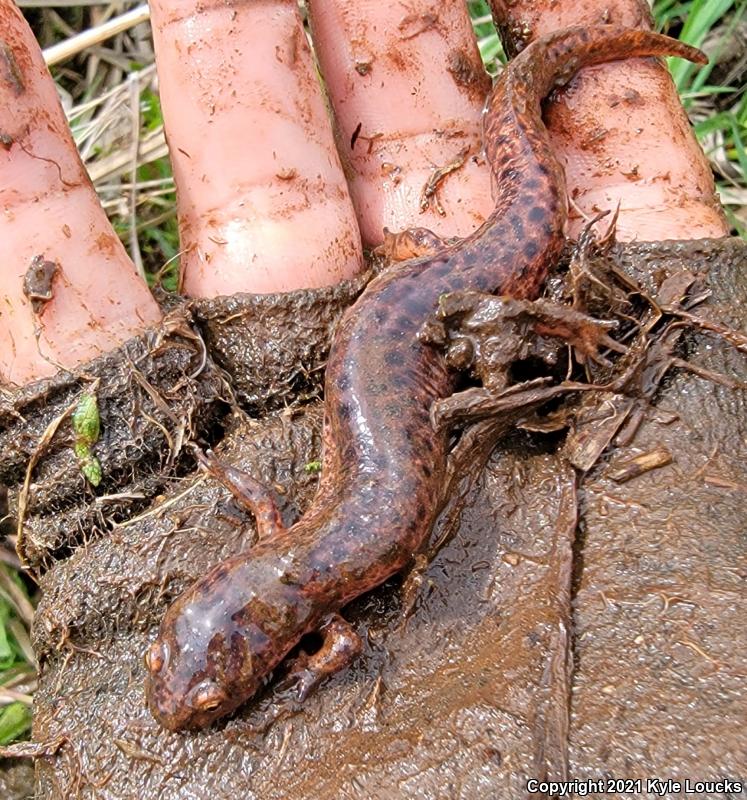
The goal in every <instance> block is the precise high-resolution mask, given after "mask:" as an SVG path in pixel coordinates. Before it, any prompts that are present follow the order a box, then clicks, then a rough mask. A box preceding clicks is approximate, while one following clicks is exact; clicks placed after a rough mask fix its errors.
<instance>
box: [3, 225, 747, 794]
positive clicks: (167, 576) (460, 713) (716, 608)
mask: <svg viewBox="0 0 747 800" xmlns="http://www.w3.org/2000/svg"><path fill="white" fill-rule="evenodd" d="M607 259H608V262H607V263H608V265H609V264H611V265H612V266H613V267H615V268H619V269H621V270H625V271H627V272H628V273H629V274H631V275H633V276H634V277H635V279H636V280H637V281H638V282H640V284H641V286H642V288H643V291H644V292H645V293H647V294H650V295H651V297H659V300H660V302H663V301H662V300H661V298H662V297H665V299H666V297H670V298H671V297H678V298H679V299H681V300H682V305H678V306H677V309H676V310H677V313H680V311H683V313H690V314H693V315H696V316H697V317H698V318H699V319H703V318H704V319H707V320H709V321H713V322H717V323H721V324H723V325H726V326H730V327H732V328H736V329H743V328H744V324H745V318H744V308H745V307H747V305H746V304H747V280H746V277H747V275H746V274H745V271H746V268H747V246H746V245H745V243H744V242H740V241H737V240H719V241H701V242H673V243H661V244H656V245H646V244H636V245H626V246H614V247H612V248H611V250H610V252H609V254H608V256H607ZM684 270H687V271H688V275H687V276H686V277H685V279H684V280H683V279H682V278H681V276H682V275H683V274H684V273H683V271H684ZM673 286H679V287H680V288H679V289H672V287H673ZM683 286H684V287H685V289H682V287H683ZM705 290H707V291H708V292H710V297H709V298H708V299H707V300H706V301H705V302H702V303H700V304H697V305H695V306H693V307H692V308H690V309H689V310H685V309H686V307H687V301H686V300H685V299H684V298H685V296H687V297H688V298H692V297H693V296H694V295H693V293H695V294H698V293H700V294H701V295H702V294H703V293H704V291H705ZM613 299H614V298H613ZM276 302H278V303H280V305H281V306H282V301H281V300H277V301H276ZM675 305H676V304H675ZM325 313H326V312H325ZM229 316H230V314H229ZM312 318H314V317H313V315H312ZM674 318H675V317H674V316H672V317H671V318H670V319H671V320H673V319H674ZM680 318H681V317H680ZM316 319H319V325H320V326H326V325H327V322H326V320H322V319H321V318H319V317H317V318H316ZM682 319H684V318H682ZM697 324H698V328H695V329H694V328H693V327H692V323H690V324H688V325H687V326H685V325H682V326H677V327H675V328H674V329H669V330H668V334H667V335H668V336H669V337H670V338H667V337H662V338H664V339H666V342H665V344H666V347H664V348H663V349H662V350H661V351H656V345H657V340H656V339H655V336H654V335H653V334H652V337H651V342H650V344H649V345H647V347H645V348H643V349H642V351H641V354H640V355H641V358H640V359H639V362H636V363H635V364H634V365H633V366H631V368H630V372H631V375H632V376H633V378H631V379H630V381H629V382H628V383H627V384H626V385H628V386H634V387H635V391H634V392H633V397H632V398H631V397H630V396H622V395H620V394H615V393H614V392H611V391H607V392H604V393H599V394H598V396H597V398H596V401H594V399H593V396H592V394H591V393H590V394H589V396H588V397H589V399H587V400H583V401H578V402H577V403H576V406H575V407H576V408H578V409H581V410H582V411H583V414H580V415H579V422H578V423H577V424H576V425H575V427H574V428H573V430H572V431H571V433H570V434H569V435H567V436H566V435H565V434H564V433H563V431H561V430H557V426H555V428H556V429H553V425H552V424H550V423H551V421H552V419H553V416H552V415H553V413H554V412H553V411H552V410H550V411H546V414H545V417H544V422H543V420H541V419H539V418H535V419H531V420H530V419H527V420H524V421H522V423H521V424H522V425H523V427H524V429H521V430H516V431H514V432H512V433H510V434H509V435H508V436H506V437H504V438H503V439H502V440H501V441H500V442H499V443H498V445H497V447H496V448H495V450H494V451H493V453H492V456H491V457H490V459H489V461H488V463H487V465H486V467H485V469H484V470H482V471H481V473H480V474H479V476H478V477H477V479H476V480H475V481H474V482H473V483H472V484H471V486H468V485H466V484H463V485H462V488H463V490H464V491H465V492H466V500H465V502H464V507H463V509H462V513H461V520H460V522H459V525H458V529H456V530H451V531H450V530H449V529H448V526H447V525H445V524H441V525H439V526H437V528H436V530H435V531H434V536H433V541H435V540H443V546H441V547H440V548H434V550H435V552H432V554H431V555H432V558H431V559H430V562H429V563H427V565H425V566H423V567H422V568H421V569H420V570H416V571H415V572H413V573H411V575H410V576H409V577H400V578H397V579H394V580H392V581H389V582H388V583H387V584H385V585H384V586H382V587H380V588H379V589H377V590H375V591H373V592H371V593H369V594H368V595H366V596H364V597H362V598H360V599H359V600H357V601H355V602H354V603H352V604H351V605H350V606H349V607H348V608H347V609H346V617H347V618H348V619H349V620H351V621H352V623H353V624H354V626H355V627H356V629H357V630H358V632H359V633H360V634H361V635H362V638H363V640H364V652H363V655H362V656H361V657H360V658H359V659H358V660H357V661H356V662H355V664H354V665H353V666H352V667H351V668H350V669H349V670H347V671H345V672H343V673H341V674H338V675H337V676H335V677H334V678H332V679H330V680H329V681H327V682H325V683H324V684H322V686H321V687H320V688H319V689H318V690H317V691H316V692H315V693H314V694H312V695H311V696H310V697H309V698H308V699H307V700H306V701H305V702H304V703H303V704H299V703H297V702H296V700H295V699H294V695H293V692H292V690H291V689H290V688H288V687H287V686H283V684H282V676H278V677H276V678H275V680H274V681H273V682H272V683H270V685H269V686H267V687H266V688H265V689H264V690H263V692H262V693H261V695H260V696H258V697H256V698H255V699H254V700H252V701H250V702H249V703H248V704H247V705H246V706H245V707H243V708H242V709H240V711H239V712H238V713H237V714H236V715H235V716H234V717H233V718H231V719H229V720H227V721H226V720H224V721H222V722H220V723H218V724H216V725H214V726H212V727H211V728H210V729H207V730H203V731H200V732H197V733H187V734H172V733H167V732H165V731H163V730H161V729H160V728H159V727H158V726H157V725H156V723H155V721H154V720H153V718H152V717H151V716H150V714H149V712H148V711H147V709H146V708H145V705H144V698H143V683H144V675H145V668H144V665H143V663H142V654H143V652H144V651H145V649H146V646H147V644H148V643H149V642H150V641H151V640H152V638H153V636H154V635H155V632H156V629H157V626H158V624H159V622H160V620H161V617H162V616H163V613H164V611H165V609H166V607H167V605H168V604H169V602H170V601H171V600H172V599H173V598H174V597H175V596H176V595H177V594H178V593H179V592H180V591H181V590H182V589H183V588H185V587H186V586H187V585H188V584H189V583H190V582H191V581H192V580H193V579H194V578H196V577H198V576H200V575H203V574H204V573H205V571H206V570H207V568H208V567H209V566H210V565H212V564H214V563H215V562H216V561H218V560H221V559H223V558H225V557H227V556H228V555H231V554H234V553H237V552H239V551H240V550H243V549H245V548H246V547H247V546H249V545H250V544H251V542H252V541H253V537H254V526H253V522H252V521H251V520H249V519H248V518H247V516H246V515H245V514H244V512H242V511H241V510H239V509H238V508H237V507H236V506H235V504H234V502H233V501H232V500H230V499H229V496H228V494H227V492H226V490H225V489H223V488H222V487H220V486H218V485H217V484H216V482H215V481H214V480H213V479H212V478H209V477H206V476H203V475H190V476H189V477H179V476H175V475H174V474H173V473H172V474H170V475H167V476H166V477H165V478H164V481H163V482H162V484H161V488H160V489H159V491H162V492H163V494H162V496H160V497H157V498H155V501H154V502H153V504H152V505H150V506H149V507H147V508H145V507H141V508H140V509H139V510H138V513H137V514H135V515H133V516H132V518H130V519H127V518H125V519H123V520H122V521H120V522H119V523H118V524H116V525H114V526H113V527H111V525H109V526H107V527H106V529H103V530H102V531H101V532H100V533H99V534H98V536H97V537H91V536H90V535H89V536H86V537H82V536H81V535H80V534H79V533H77V532H75V531H70V533H69V535H68V538H67V540H66V551H65V555H66V556H67V557H64V558H62V557H61V558H59V560H54V559H53V556H54V552H53V551H49V550H48V551H46V555H47V558H46V559H44V560H45V561H49V562H50V563H51V567H50V568H49V569H48V570H47V571H46V572H45V573H44V574H43V576H42V578H41V586H42V590H43V594H42V601H41V603H40V606H39V609H38V612H37V621H36V625H35V631H34V646H35V648H36V651H37V654H38V657H39V660H40V663H41V676H40V688H39V690H38V692H37V694H36V697H35V720H34V739H35V740H36V741H39V742H52V741H54V740H58V739H59V737H64V741H63V742H62V744H61V745H60V746H59V747H56V748H53V749H52V750H50V752H49V754H48V755H46V756H44V757H41V758H39V759H38V760H37V762H36V765H37V772H36V776H37V786H36V792H37V795H36V796H37V797H39V798H45V799H46V798H50V799H51V798H55V800H56V799H57V798H68V797H76V796H79V797H91V798H93V797H96V798H110V799H111V800H115V799H116V800H124V798H133V797H138V798H164V799H165V800H170V799H171V798H174V799H176V798H195V800H197V799H202V798H215V799H216V800H222V798H226V800H227V799H228V798H233V797H249V798H312V797H314V798H338V797H361V796H365V797H372V798H379V797H380V798H398V797H401V798H418V797H422V798H472V797H500V798H524V797H526V796H527V793H526V781H527V779H528V778H538V779H546V778H552V779H556V780H557V779H563V778H564V777H570V778H582V777H589V778H591V777H594V778H599V777H601V776H614V777H618V778H638V777H641V778H646V777H663V778H674V779H684V778H686V777H689V778H691V779H698V780H704V779H715V778H723V777H732V778H735V779H739V778H740V777H742V778H744V777H745V775H744V753H745V752H746V751H747V732H745V728H744V725H743V720H744V718H745V715H746V714H747V700H746V699H745V693H744V676H745V674H747V663H745V661H747V647H745V632H744V624H743V620H744V618H745V611H747V609H746V608H745V605H746V599H747V598H746V597H745V589H744V580H743V578H744V572H743V571H744V557H745V541H744V538H743V528H744V522H743V520H744V513H743V511H742V506H743V502H744V498H743V496H744V491H745V486H747V468H745V464H746V463H747V460H746V459H745V455H747V454H746V453H745V441H746V440H747V431H745V429H744V428H745V419H746V418H747V417H746V416H745V409H744V399H745V396H744V391H743V390H741V391H740V390H738V389H735V388H734V387H733V386H732V387H727V386H724V385H721V384H718V383H715V382H714V381H713V380H712V379H711V378H708V377H703V376H706V375H708V374H710V373H707V372H706V371H710V372H711V373H713V374H714V376H715V375H716V374H720V375H723V376H726V377H725V380H727V382H728V381H729V380H731V382H732V383H734V382H735V381H742V382H743V381H745V380H747V363H746V362H745V359H744V355H743V353H739V352H738V351H737V350H736V349H735V348H734V347H733V346H732V344H728V343H727V342H725V341H724V339H723V337H720V336H717V335H713V334H712V333H709V332H707V331H705V330H702V328H703V325H702V323H697ZM274 330H276V331H277V333H278V335H283V336H284V333H282V332H283V331H284V330H285V329H284V328H282V327H277V328H275V329H274ZM324 330H325V331H328V330H329V329H328V328H326V327H325V328H324ZM652 330H653V329H652ZM239 333H240V331H239V329H237V330H236V335H237V336H238V335H239ZM654 333H655V332H654ZM313 335H314V336H317V337H318V340H320V341H321V339H323V338H324V336H323V334H322V333H314V334H313ZM283 341H285V339H283ZM737 343H738V344H739V342H737ZM741 346H742V347H744V345H743V344H742V345H741ZM268 349H270V350H271V349H272V345H268ZM242 352H243V353H245V354H246V357H247V358H251V359H257V358H260V359H261V358H263V357H264V355H263V352H262V351H258V350H257V349H256V348H254V347H253V345H252V344H251V342H247V344H246V345H245V347H244V349H243V351H242ZM651 353H653V355H651ZM634 356H635V353H634V354H633V355H632V356H630V355H629V356H622V357H621V362H620V363H621V364H624V363H625V362H624V361H623V360H624V359H625V358H628V359H629V361H630V360H631V359H633V360H635V358H634ZM685 357H686V358H687V360H688V361H689V362H690V363H692V364H694V365H695V367H696V369H698V370H699V371H700V373H701V376H696V375H694V374H692V373H691V372H688V371H685V370H682V369H677V370H671V371H669V372H668V373H667V372H666V370H664V369H663V366H662V364H664V363H665V362H666V363H667V364H671V363H672V359H676V358H685ZM272 358H273V359H275V361H274V363H277V360H276V357H275V356H274V355H273V356H272ZM319 359H320V360H319V362H318V363H319V364H320V365H321V364H322V363H323V360H324V357H323V356H319ZM308 363H309V362H308V361H303V360H302V359H301V358H299V360H298V370H297V374H298V375H301V374H304V370H305V368H306V366H307V365H308ZM633 367H635V369H634V368H633ZM232 369H239V368H238V367H232ZM589 369H590V373H591V375H592V377H594V379H595V380H596V381H597V382H604V380H606V378H608V377H609V375H606V374H605V369H606V368H605V367H604V366H603V365H597V366H594V365H590V367H589ZM252 370H253V371H254V374H257V375H258V374H260V371H259V367H257V366H256V364H254V363H251V364H248V365H246V366H245V368H243V369H242V371H246V372H249V373H251V372H252ZM283 374H284V375H289V374H293V370H291V372H290V373H289V372H285V373H283ZM712 377H713V376H712ZM227 380H228V382H229V385H230V384H232V383H233V378H232V377H228V378H227ZM284 381H285V378H277V376H276V375H275V374H273V373H270V374H269V375H268V377H267V380H266V385H267V386H273V385H281V386H283V385H285V386H292V385H293V381H292V380H291V381H290V382H287V383H286V382H284ZM631 381H632V382H631ZM647 387H649V390H650V391H649V394H651V395H652V396H653V398H654V402H653V405H652V406H651V407H646V409H645V410H646V413H645V414H640V413H639V410H640V409H641V408H643V404H641V403H640V402H638V400H637V398H639V397H641V396H644V397H645V396H647V391H646V389H647ZM651 387H653V388H651ZM657 387H658V388H657ZM262 391H263V390H262V389H261V388H260V389H259V390H257V391H255V396H257V397H259V396H261V394H262ZM302 392H303V394H304V395H305V392H306V390H305V389H303V390H302ZM242 394H243V397H244V398H245V399H247V401H248V402H249V404H250V405H251V404H252V403H251V401H250V400H249V398H251V396H252V393H251V392H244V393H242ZM269 394H271V393H268V394H267V395H265V396H269ZM620 397H622V398H623V399H622V400H620ZM285 398H286V400H287V401H288V402H289V403H290V405H289V406H288V407H286V408H284V409H281V410H276V411H272V412H270V413H267V414H266V415H265V416H264V417H262V418H259V419H251V418H249V417H248V416H247V414H246V413H245V412H244V411H243V410H241V409H240V407H239V406H238V405H237V404H235V403H233V401H231V400H230V398H229V400H228V407H227V408H228V410H225V409H224V412H225V413H224V416H222V417H221V420H220V425H219V426H218V427H217V428H216V426H215V425H213V426H212V427H211V428H210V431H212V434H213V437H214V438H218V437H219V436H220V435H223V434H225V435H224V436H223V439H222V441H221V443H220V445H219V446H218V447H217V448H216V450H217V452H218V453H219V454H220V455H221V457H223V458H225V459H226V460H228V461H229V462H230V463H233V464H235V465H239V466H241V467H243V468H245V469H247V470H248V471H249V472H251V473H252V474H254V475H256V476H258V477H259V478H261V479H262V480H263V481H265V482H267V483H269V484H270V485H271V486H273V487H274V488H275V490H276V491H277V493H278V496H279V497H280V499H281V501H282V507H283V513H284V516H285V521H286V522H291V521H293V520H294V519H295V518H296V517H297V516H298V515H299V514H301V513H302V512H303V510H304V508H306V507H307V506H308V505H309V503H310V502H311V498H312V497H313V493H314V490H315V486H316V480H317V475H316V472H315V470H316V462H317V461H318V460H319V455H320V447H321V443H320V428H321V404H320V402H319V401H318V400H316V399H312V400H303V399H297V401H296V402H295V403H294V402H293V399H294V396H293V394H288V395H286V396H285ZM224 399H225V398H224ZM616 403H619V405H616ZM626 403H627V405H626ZM568 419H570V417H568V418H567V419H566V421H565V423H564V424H567V421H568ZM548 420H550V422H548ZM610 420H612V424H611V423H610ZM540 423H542V424H540ZM636 423H640V424H636ZM543 425H544V428H545V429H546V430H549V431H551V433H547V432H545V433H538V432H536V430H537V429H538V428H541V427H543ZM605 425H606V427H605ZM562 427H563V426H562V425H561V428H562ZM600 430H602V432H601V433H600V432H599V431H600ZM533 431H535V432H533ZM208 432H209V431H208ZM613 440H614V441H613ZM606 442H613V444H614V446H613V447H611V448H610V449H609V450H607V451H606V452H605V453H604V454H603V455H602V456H601V458H599V457H598V452H597V451H600V450H601V449H603V447H604V444H605V443H606ZM621 442H622V443H621ZM97 453H99V455H100V457H102V464H103V461H104V459H105V458H106V454H105V453H104V452H101V448H100V447H97ZM590 453H591V454H592V455H591V456H590V455H589V454H590ZM652 454H653V455H652ZM662 454H667V457H664V456H663V455H662ZM571 461H572V462H573V463H576V464H580V463H582V462H583V466H584V469H583V470H582V469H576V468H574V467H573V466H572V465H571V463H570V462H571ZM42 469H43V466H42V465H41V462H40V466H39V470H40V473H39V474H43V473H41V470H42ZM15 479H16V480H18V479H19V478H18V475H16V478H15ZM14 496H15V495H14V494H13V491H11V500H12V498H13V497H14ZM79 496H80V495H79ZM76 502H77V501H76ZM73 505H74V504H73ZM76 536H77V537H78V541H83V542H85V546H78V547H76V546H75V542H76ZM740 537H741V538H740ZM740 577H741V581H740Z"/></svg>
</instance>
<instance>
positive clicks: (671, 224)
mask: <svg viewBox="0 0 747 800" xmlns="http://www.w3.org/2000/svg"><path fill="white" fill-rule="evenodd" d="M491 6H492V8H493V12H494V17H495V19H496V23H497V24H498V25H499V27H500V28H501V31H502V33H503V39H504V43H505V45H506V47H507V49H508V50H509V51H510V52H516V51H518V50H521V49H522V48H523V47H524V46H526V44H528V43H529V42H530V41H532V40H533V39H536V38H537V37H540V36H543V35H545V34H547V33H549V32H551V31H553V30H557V29H558V28H562V27H567V26H570V25H586V24H607V23H610V24H619V25H626V26H630V27H638V28H645V29H651V14H650V11H649V6H648V4H647V3H645V2H644V0H616V2H613V3H600V2H598V1H597V0H585V2H581V3H579V2H576V0H558V1H557V2H555V0H553V2H549V0H520V1H519V2H508V0H491ZM546 121H547V123H548V125H549V128H550V131H551V133H552V136H553V141H554V144H555V149H556V153H557V155H558V157H559V158H560V161H561V163H562V164H563V165H564V167H565V172H566V176H567V179H568V192H569V196H570V199H571V211H570V221H569V222H570V224H569V233H570V235H572V236H574V235H577V234H578V232H579V231H580V229H581V228H582V227H583V226H584V225H585V224H586V223H587V221H588V220H589V219H590V218H591V217H594V216H595V215H596V214H598V213H599V212H600V211H605V210H609V211H614V210H615V209H616V208H617V206H618V204H619V206H620V213H619V217H618V222H617V236H618V238H619V239H621V240H632V239H639V240H646V241H656V240H661V239H692V238H706V237H719V236H724V235H726V234H727V233H728V228H727V225H726V222H725V219H724V215H723V211H722V209H721V206H720V203H719V201H718V196H717V195H716V193H715V188H714V183H713V177H712V175H711V171H710V168H709V166H708V163H707V161H706V159H705V156H704V155H703V151H702V150H701V148H700V145H699V144H698V143H697V141H696V139H695V137H694V135H693V132H692V129H691V127H690V123H689V121H688V119H687V115H686V114H685V112H684V110H683V108H682V105H681V103H680V101H679V98H678V96H677V91H676V89H675V86H674V83H673V81H672V79H671V77H670V75H669V72H668V71H667V68H666V67H665V66H664V64H662V63H661V62H658V61H652V60H650V59H645V60H644V59H635V60H632V59H631V60H630V61H621V62H615V63H610V64H603V65H600V66H596V67H590V68H587V69H584V70H582V71H581V72H580V73H579V75H578V76H577V77H576V78H575V79H574V80H573V81H571V83H570V84H569V85H568V86H567V87H566V88H565V89H563V90H562V91H560V92H558V93H557V94H556V97H555V100H554V102H552V103H550V104H549V105H548V107H547V112H546ZM600 224H601V225H602V226H603V227H604V226H605V222H601V223H600Z"/></svg>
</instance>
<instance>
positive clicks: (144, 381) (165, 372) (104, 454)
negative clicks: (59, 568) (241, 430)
mask: <svg viewBox="0 0 747 800" xmlns="http://www.w3.org/2000/svg"><path fill="white" fill-rule="evenodd" d="M83 392H92V393H93V394H94V395H95V396H96V399H97V405H98V410H99V416H100V426H101V436H100V439H99V441H98V442H97V443H96V444H95V445H94V446H93V453H94V454H95V456H96V457H97V458H98V459H99V462H100V464H101V472H102V481H101V483H100V485H99V486H98V487H97V488H96V490H95V491H94V490H93V487H92V486H91V485H90V484H89V483H88V482H87V481H86V479H85V478H84V476H83V474H82V472H81V469H80V463H79V461H78V459H77V458H76V456H75V454H74V451H73V444H74V434H73V431H72V423H71V417H72V412H73V410H74V409H75V406H76V404H77V402H78V401H79V399H80V396H81V394H82V393H83ZM229 398H230V388H229V386H228V384H227V382H226V381H225V380H224V378H223V375H222V373H221V371H220V370H218V369H216V368H215V366H214V365H213V363H212V362H211V361H210V359H209V358H208V357H207V351H206V349H205V346H204V344H203V342H202V340H201V338H200V337H199V336H198V335H197V333H196V331H195V329H194V327H193V326H191V325H190V322H189V320H188V316H187V312H186V310H185V309H184V308H177V309H174V310H172V311H171V312H170V313H169V314H168V315H167V317H166V318H165V320H164V323H163V325H162V326H161V327H159V328H158V329H156V330H152V331H149V332H148V333H147V334H145V335H143V336H140V337H137V338H135V339H132V340H130V341H129V342H127V343H126V344H125V345H124V346H123V347H122V348H120V349H119V350H116V351H113V352H111V353H109V354H107V355H104V356H101V357H100V358H97V359H96V360H95V361H92V362H90V363H89V364H87V365H85V366H84V367H83V368H81V369H80V370H76V371H75V372H66V371H65V372H60V373H58V375H57V376H55V377H54V378H50V379H45V380H40V381H37V382H34V383H32V384H29V385H27V386H25V387H22V388H20V389H17V390H15V391H7V390H1V391H0V450H1V451H2V453H3V458H2V461H1V462H0V484H2V485H5V486H7V487H8V488H9V492H8V505H9V509H10V513H11V514H12V515H13V516H15V517H16V518H18V516H19V513H20V515H21V516H22V517H23V519H24V523H25V524H24V533H23V536H22V538H21V540H20V541H19V543H18V552H19V555H20V556H21V558H22V560H23V561H24V562H25V563H26V565H28V566H29V567H30V568H32V569H34V570H39V569H42V568H43V567H44V565H45V564H46V563H49V562H50V560H51V559H53V558H54V554H55V553H56V552H57V551H58V550H64V549H69V548H72V547H75V546H76V545H78V544H79V543H81V541H83V540H84V539H85V538H87V537H88V536H90V535H95V534H94V532H95V531H98V530H106V529H107V527H108V526H109V525H110V524H111V523H112V522H114V521H116V520H118V519H123V518H126V517H128V516H131V515H133V514H134V513H137V511H138V510H139V509H141V508H143V507H144V506H145V505H147V503H148V502H149V501H150V499H151V498H152V497H153V496H155V494H157V492H158V490H159V489H160V488H161V487H162V486H163V485H164V484H165V482H167V481H168V479H169V478H170V477H172V476H173V475H175V474H178V471H179V468H180V467H181V466H183V463H184V458H183V445H184V442H185V441H187V439H189V438H190V437H192V436H195V435H197V436H200V435H204V434H206V433H207V432H208V431H209V430H210V428H211V427H212V426H213V425H215V423H216V420H217V418H218V416H219V414H220V406H221V405H225V403H226V402H227V401H228V399H229ZM29 463H31V464H32V469H31V470H30V471H29V469H28V465H29ZM26 480H28V485H27V486H26V489H25V490H24V482H25V481H26ZM19 509H20V511H19Z"/></svg>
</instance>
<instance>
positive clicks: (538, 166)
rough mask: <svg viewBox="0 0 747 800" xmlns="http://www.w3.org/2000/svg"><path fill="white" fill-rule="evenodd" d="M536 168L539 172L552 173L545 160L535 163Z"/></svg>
mask: <svg viewBox="0 0 747 800" xmlns="http://www.w3.org/2000/svg"><path fill="white" fill-rule="evenodd" d="M534 168H535V169H536V170H537V172H541V173H542V174H543V175H545V176H547V175H549V174H550V167H549V165H548V164H545V162H544V161H540V162H539V163H538V164H536V165H535V167H534Z"/></svg>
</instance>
